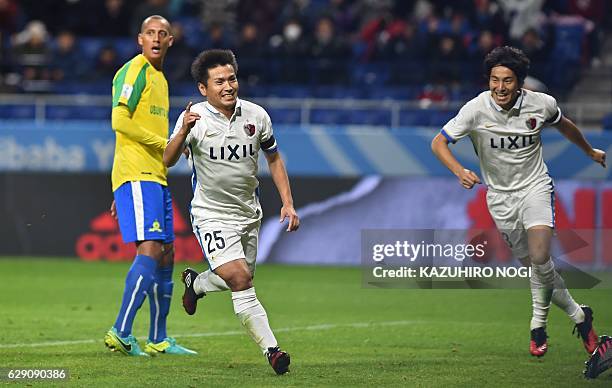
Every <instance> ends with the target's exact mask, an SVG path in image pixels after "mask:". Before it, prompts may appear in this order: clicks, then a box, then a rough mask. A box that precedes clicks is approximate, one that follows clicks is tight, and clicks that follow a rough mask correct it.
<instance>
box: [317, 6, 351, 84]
mask: <svg viewBox="0 0 612 388" xmlns="http://www.w3.org/2000/svg"><path fill="white" fill-rule="evenodd" d="M349 52H350V51H349V49H348V46H347V45H346V44H345V42H344V41H343V40H342V38H341V37H339V36H338V35H336V33H335V30H334V24H333V22H332V20H331V19H330V18H327V17H323V18H321V19H319V20H318V21H317V25H316V27H315V33H314V40H313V42H312V45H311V47H310V56H311V58H312V59H314V66H315V77H316V80H317V81H318V82H323V83H330V84H333V83H343V82H346V81H347V80H346V78H344V76H345V74H346V61H347V58H349Z"/></svg>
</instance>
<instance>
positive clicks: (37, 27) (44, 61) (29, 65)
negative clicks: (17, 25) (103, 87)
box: [11, 20, 51, 81]
mask: <svg viewBox="0 0 612 388" xmlns="http://www.w3.org/2000/svg"><path fill="white" fill-rule="evenodd" d="M48 39H49V33H48V32H47V28H46V27H45V25H44V24H43V23H42V22H41V21H39V20H33V21H31V22H29V23H28V24H27V25H26V27H25V28H24V30H23V31H21V32H19V33H17V34H16V35H14V36H13V39H12V50H11V58H12V60H13V64H14V65H15V67H16V69H15V70H16V71H17V72H18V73H19V74H21V77H22V79H24V80H28V81H36V80H49V79H50V75H51V74H50V71H49V62H50V59H51V50H50V48H49V42H48Z"/></svg>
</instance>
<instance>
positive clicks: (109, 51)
mask: <svg viewBox="0 0 612 388" xmlns="http://www.w3.org/2000/svg"><path fill="white" fill-rule="evenodd" d="M118 66H119V60H118V55H117V51H115V49H114V48H113V46H111V45H106V46H104V47H102V48H101V49H100V52H99V53H98V58H97V59H96V65H95V67H94V71H92V72H91V78H92V81H108V82H111V81H112V80H113V77H114V75H115V73H116V71H117V67H118Z"/></svg>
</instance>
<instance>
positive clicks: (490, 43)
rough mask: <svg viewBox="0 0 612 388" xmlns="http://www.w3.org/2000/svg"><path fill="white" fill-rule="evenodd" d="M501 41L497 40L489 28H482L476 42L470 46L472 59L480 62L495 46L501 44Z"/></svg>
mask: <svg viewBox="0 0 612 388" xmlns="http://www.w3.org/2000/svg"><path fill="white" fill-rule="evenodd" d="M500 43H501V42H496V41H495V37H494V36H493V33H492V32H491V31H489V30H482V31H480V34H478V36H477V37H476V42H475V44H474V45H472V46H471V48H470V53H469V56H470V60H471V61H472V62H474V63H478V64H480V62H482V58H484V57H485V56H486V55H487V54H488V53H490V52H491V50H493V49H494V48H495V47H497V46H499V45H500Z"/></svg>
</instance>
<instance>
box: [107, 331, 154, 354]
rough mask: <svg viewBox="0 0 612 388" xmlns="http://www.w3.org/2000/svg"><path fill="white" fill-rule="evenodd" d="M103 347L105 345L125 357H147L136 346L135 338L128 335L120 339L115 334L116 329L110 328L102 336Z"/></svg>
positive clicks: (138, 346)
mask: <svg viewBox="0 0 612 388" xmlns="http://www.w3.org/2000/svg"><path fill="white" fill-rule="evenodd" d="M104 345H106V347H107V348H109V349H110V350H111V351H113V352H120V353H123V354H125V355H126V356H144V357H149V355H148V354H147V353H145V352H143V351H142V350H141V349H140V345H138V341H137V340H136V337H134V336H133V335H131V334H130V335H128V336H127V337H125V338H121V337H119V334H118V333H117V329H115V328H114V327H112V328H111V329H110V330H109V331H108V332H107V333H106V335H105V336H104Z"/></svg>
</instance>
